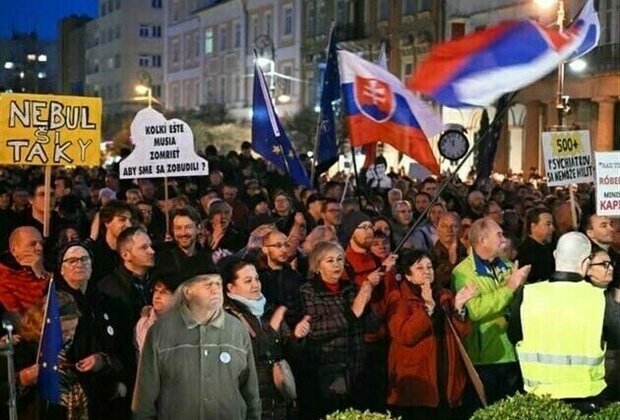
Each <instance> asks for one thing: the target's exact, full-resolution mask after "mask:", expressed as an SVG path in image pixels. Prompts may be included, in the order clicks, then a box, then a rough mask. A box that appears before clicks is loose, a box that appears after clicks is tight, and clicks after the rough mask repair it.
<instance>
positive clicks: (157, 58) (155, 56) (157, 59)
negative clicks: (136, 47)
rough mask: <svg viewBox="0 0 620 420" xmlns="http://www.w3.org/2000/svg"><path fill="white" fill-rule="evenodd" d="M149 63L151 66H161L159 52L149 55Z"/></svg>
mask: <svg viewBox="0 0 620 420" xmlns="http://www.w3.org/2000/svg"><path fill="white" fill-rule="evenodd" d="M151 65H152V66H153V67H161V55H160V54H153V55H152V56H151Z"/></svg>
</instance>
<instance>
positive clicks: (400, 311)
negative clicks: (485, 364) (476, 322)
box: [387, 281, 470, 407]
mask: <svg viewBox="0 0 620 420" xmlns="http://www.w3.org/2000/svg"><path fill="white" fill-rule="evenodd" d="M415 289H416V286H413V287H412V285H411V284H410V283H409V282H407V281H403V282H402V283H401V284H400V289H399V290H393V291H392V292H391V293H390V295H389V306H388V328H389V332H390V337H391V343H390V351H389V355H388V380H389V387H388V398H387V402H388V404H391V405H396V406H402V407H410V406H423V407H437V406H438V405H439V403H440V400H447V402H448V404H449V405H450V406H451V407H456V406H459V405H460V404H461V397H462V396H463V391H464V389H465V384H466V381H467V376H466V371H465V366H464V364H463V361H462V360H461V356H460V354H459V350H458V347H457V344H456V339H455V337H454V334H453V333H452V331H451V330H450V327H449V326H448V324H447V321H446V319H445V314H444V311H443V309H442V308H444V307H446V306H448V307H449V308H453V307H454V295H453V294H452V292H451V291H450V290H448V289H439V290H438V291H434V292H433V297H434V300H435V303H436V306H435V310H434V314H433V316H432V317H431V316H429V315H428V314H427V312H426V309H425V307H424V301H423V299H422V298H421V296H420V294H419V291H416V290H415ZM449 311H450V312H451V316H450V317H451V320H452V323H453V325H454V327H455V328H456V330H457V332H458V334H459V335H460V336H461V338H462V337H464V336H466V335H467V333H468V332H469V329H470V324H469V321H467V320H466V321H460V320H459V319H458V317H457V316H456V314H454V313H453V312H454V311H453V309H450V310H449ZM439 337H440V338H442V340H441V341H440V340H438V338H439ZM442 343H443V345H442ZM442 371H443V372H447V374H446V373H443V374H442V373H441V372H442ZM442 384H443V385H442ZM439 388H443V389H441V390H440V389H439Z"/></svg>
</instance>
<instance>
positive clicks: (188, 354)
mask: <svg viewBox="0 0 620 420" xmlns="http://www.w3.org/2000/svg"><path fill="white" fill-rule="evenodd" d="M177 299H178V301H177V303H178V307H177V308H176V309H174V310H172V312H170V313H169V314H167V315H166V316H164V317H163V318H161V319H160V320H159V321H158V322H157V323H155V325H153V326H152V327H151V329H150V330H149V332H148V334H147V336H146V342H145V344H144V348H143V351H142V358H141V360H140V367H139V370H138V379H137V382H136V392H135V393H134V403H133V409H134V414H135V417H134V418H135V419H160V420H161V419H170V420H172V419H213V420H246V419H247V420H259V419H260V417H261V404H260V398H259V394H258V380H257V377H256V366H255V364H254V356H253V352H252V343H251V341H250V336H249V334H248V332H247V330H246V329H245V328H244V327H243V326H242V325H241V323H240V322H239V320H238V319H236V318H235V317H233V316H232V315H229V314H228V313H226V312H224V310H223V309H222V303H223V294H222V279H221V277H220V276H219V274H203V275H198V276H195V277H192V278H191V279H189V280H187V281H186V282H185V283H183V284H182V285H181V286H180V287H179V289H178V290H177Z"/></svg>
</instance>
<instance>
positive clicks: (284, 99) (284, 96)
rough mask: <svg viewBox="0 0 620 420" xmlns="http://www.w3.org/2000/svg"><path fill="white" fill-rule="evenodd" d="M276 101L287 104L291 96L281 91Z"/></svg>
mask: <svg viewBox="0 0 620 420" xmlns="http://www.w3.org/2000/svg"><path fill="white" fill-rule="evenodd" d="M278 102H279V103H281V104H287V103H289V102H291V96H290V95H287V94H285V93H283V94H282V95H280V96H278Z"/></svg>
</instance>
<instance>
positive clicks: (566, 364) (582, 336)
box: [511, 232, 611, 414]
mask: <svg viewBox="0 0 620 420" xmlns="http://www.w3.org/2000/svg"><path fill="white" fill-rule="evenodd" d="M591 252H592V245H591V243H590V240H589V239H588V237H587V236H586V235H584V234H583V233H580V232H569V233H565V234H564V235H562V236H561V237H560V239H559V240H558V244H557V246H556V249H555V251H554V257H555V270H556V271H555V272H553V274H551V277H550V278H549V280H547V281H541V282H537V283H533V284H527V285H525V287H524V288H523V292H522V295H521V296H519V297H520V299H515V306H514V307H513V310H512V311H511V315H512V318H511V339H512V340H513V342H516V352H517V355H518V359H519V365H520V367H521V372H522V374H523V384H524V388H525V391H526V392H528V393H533V394H536V395H544V394H547V395H549V396H551V398H553V399H563V400H567V401H568V402H569V403H571V404H572V405H573V406H574V407H575V408H577V409H578V410H580V411H582V412H583V413H584V414H587V413H591V412H593V411H595V410H596V409H598V408H599V407H600V402H601V399H602V395H601V393H602V392H603V390H604V389H605V387H606V383H605V343H604V341H603V340H602V338H603V325H604V319H605V295H604V290H603V289H602V288H600V287H593V284H592V283H591V282H588V281H586V278H585V276H586V274H588V273H590V276H592V274H593V273H595V274H594V275H595V276H596V277H597V278H598V279H597V280H596V281H597V282H599V283H600V282H602V281H605V276H608V275H607V274H604V275H602V276H601V277H599V276H600V275H601V272H600V271H605V270H607V269H606V268H605V266H606V265H607V264H609V263H608V262H606V261H603V259H604V258H608V257H604V256H602V257H596V256H595V258H594V261H595V262H594V264H597V265H595V266H593V267H592V266H591V264H592V260H593V256H592V255H591ZM596 261H598V262H596ZM607 261H609V260H608V259H607ZM608 278H609V280H607V283H608V282H609V281H610V280H611V277H608ZM515 327H516V328H515Z"/></svg>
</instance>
